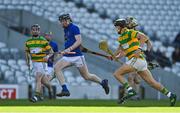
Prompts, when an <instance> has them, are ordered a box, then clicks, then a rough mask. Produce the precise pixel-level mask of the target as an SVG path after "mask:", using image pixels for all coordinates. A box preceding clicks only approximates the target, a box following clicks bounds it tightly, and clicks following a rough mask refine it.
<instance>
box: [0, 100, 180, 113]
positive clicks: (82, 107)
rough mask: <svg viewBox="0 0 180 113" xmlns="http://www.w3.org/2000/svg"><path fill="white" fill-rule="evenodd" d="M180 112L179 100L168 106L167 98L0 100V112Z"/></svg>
mask: <svg viewBox="0 0 180 113" xmlns="http://www.w3.org/2000/svg"><path fill="white" fill-rule="evenodd" d="M33 112H36V113H59V112H60V113H118V112H120V113H180V101H178V102H177V103H176V106H175V107H169V101H168V100H161V101H157V100H141V101H127V102H126V103H125V104H123V105H118V104H117V102H116V100H81V99H80V100H79V99H78V100H71V99H59V100H44V101H41V102H38V103H31V102H29V101H28V100H0V113H33Z"/></svg>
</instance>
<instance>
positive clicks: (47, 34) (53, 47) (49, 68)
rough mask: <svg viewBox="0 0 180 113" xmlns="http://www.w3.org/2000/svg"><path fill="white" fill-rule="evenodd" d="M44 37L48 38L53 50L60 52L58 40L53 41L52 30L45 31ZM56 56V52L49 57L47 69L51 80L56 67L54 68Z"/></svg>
mask: <svg viewBox="0 0 180 113" xmlns="http://www.w3.org/2000/svg"><path fill="white" fill-rule="evenodd" d="M44 37H45V38H46V40H47V41H48V42H49V45H50V46H51V48H52V50H53V52H58V45H57V43H56V42H54V41H52V32H49V33H45V34H44ZM55 57H56V54H53V55H52V56H51V57H50V58H49V59H48V62H47V63H48V70H47V75H48V77H49V80H51V79H52V78H54V68H53V62H54V59H55Z"/></svg>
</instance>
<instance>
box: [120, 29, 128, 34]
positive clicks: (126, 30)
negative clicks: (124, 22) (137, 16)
mask: <svg viewBox="0 0 180 113" xmlns="http://www.w3.org/2000/svg"><path fill="white" fill-rule="evenodd" d="M128 31H129V30H128V29H125V31H124V32H123V33H122V34H120V36H124V35H125V34H126V33H127V32H128Z"/></svg>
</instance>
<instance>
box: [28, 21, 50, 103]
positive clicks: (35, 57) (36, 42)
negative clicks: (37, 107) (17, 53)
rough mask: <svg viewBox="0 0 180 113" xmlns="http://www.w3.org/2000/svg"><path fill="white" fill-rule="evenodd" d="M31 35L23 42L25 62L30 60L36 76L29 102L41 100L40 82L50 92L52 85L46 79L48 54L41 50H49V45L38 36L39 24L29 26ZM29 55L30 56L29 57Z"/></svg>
mask: <svg viewBox="0 0 180 113" xmlns="http://www.w3.org/2000/svg"><path fill="white" fill-rule="evenodd" d="M31 34H32V37H31V38H29V39H28V40H27V41H26V42H25V50H26V58H27V64H28V65H29V60H30V59H31V60H32V65H33V71H34V74H35V78H36V90H35V95H34V96H33V97H32V98H31V99H30V101H31V102H37V101H39V100H41V92H40V90H41V84H42V83H43V84H44V85H45V86H46V87H47V88H48V89H49V91H50V92H52V87H51V85H50V83H49V81H48V78H47V76H45V74H46V68H47V60H48V58H49V57H50V55H47V54H45V53H43V52H50V51H51V47H50V46H49V43H48V41H47V40H46V39H45V38H44V37H43V36H40V35H39V34H40V26H39V25H38V24H34V25H32V27H31ZM29 57H30V58H29Z"/></svg>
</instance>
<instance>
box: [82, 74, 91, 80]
mask: <svg viewBox="0 0 180 113" xmlns="http://www.w3.org/2000/svg"><path fill="white" fill-rule="evenodd" d="M83 78H84V79H85V80H90V78H91V77H90V76H89V75H86V76H84V77H83Z"/></svg>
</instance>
